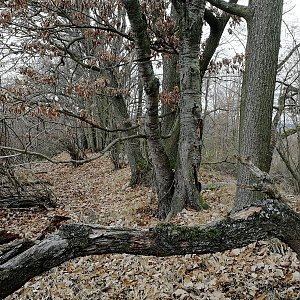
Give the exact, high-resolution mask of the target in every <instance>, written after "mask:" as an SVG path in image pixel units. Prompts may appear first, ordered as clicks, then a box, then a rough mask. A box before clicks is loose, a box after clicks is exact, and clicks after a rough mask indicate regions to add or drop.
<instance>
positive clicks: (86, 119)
mask: <svg viewBox="0 0 300 300" xmlns="http://www.w3.org/2000/svg"><path fill="white" fill-rule="evenodd" d="M57 112H59V113H63V114H64V115H67V116H69V117H73V118H76V119H78V120H80V121H83V122H85V123H87V124H89V125H91V126H92V127H94V128H97V129H100V130H103V131H106V132H124V131H130V130H133V129H137V128H139V127H140V125H135V126H132V127H130V128H116V129H109V128H107V127H102V126H100V125H99V124H98V123H96V122H95V121H94V120H91V119H88V118H87V117H86V116H80V115H76V114H74V113H73V112H71V111H69V110H67V109H57Z"/></svg>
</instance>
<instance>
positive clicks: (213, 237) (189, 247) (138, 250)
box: [0, 200, 300, 299]
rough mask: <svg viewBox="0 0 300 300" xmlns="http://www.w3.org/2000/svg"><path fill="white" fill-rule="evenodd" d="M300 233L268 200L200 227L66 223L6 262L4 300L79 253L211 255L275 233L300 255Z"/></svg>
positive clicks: (290, 214)
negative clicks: (143, 227)
mask: <svg viewBox="0 0 300 300" xmlns="http://www.w3.org/2000/svg"><path fill="white" fill-rule="evenodd" d="M299 233H300V215H299V214H297V213H296V212H295V211H294V210H293V209H291V208H290V207H289V206H288V205H287V204H286V203H284V202H281V201H279V200H264V201H263V202H262V203H261V204H260V205H259V206H251V207H248V208H245V209H244V210H242V211H240V212H238V213H236V214H234V215H232V216H228V217H226V218H225V219H223V220H220V221H218V222H216V223H212V224H208V225H203V226H195V227H188V226H177V225H174V224H170V223H162V224H160V225H158V226H156V227H154V228H150V229H146V230H145V229H128V228H112V227H102V226H99V225H96V224H95V225H94V224H66V225H62V226H61V227H60V228H59V230H58V231H56V232H54V233H53V234H51V235H50V236H46V238H45V239H43V240H42V241H40V240H37V241H35V243H34V245H32V246H31V247H29V248H27V249H26V248H25V250H24V251H23V252H22V253H18V254H17V255H16V256H14V257H11V256H10V257H9V259H8V260H5V262H3V263H2V264H0V299H3V298H4V297H6V296H8V295H10V294H11V293H13V292H14V291H16V290H17V289H18V288H20V287H21V286H22V285H23V284H24V283H26V282H27V281H28V280H29V279H31V278H32V277H34V276H36V275H39V274H42V273H43V272H45V271H47V270H49V269H51V268H53V267H55V266H58V265H60V264H62V263H63V262H65V261H68V260H70V259H72V258H75V257H79V256H87V255H94V254H108V253H127V254H133V255H154V256H171V255H185V254H191V253H194V254H205V253H214V252H222V251H225V250H229V249H233V248H239V247H243V246H246V245H248V244H250V243H252V242H254V241H258V240H267V239H270V238H273V237H276V238H278V239H280V240H281V241H283V242H285V243H287V244H288V245H289V246H290V247H291V248H292V249H293V250H294V251H296V252H297V254H298V255H299V254H300V241H299ZM0 260H1V256H0Z"/></svg>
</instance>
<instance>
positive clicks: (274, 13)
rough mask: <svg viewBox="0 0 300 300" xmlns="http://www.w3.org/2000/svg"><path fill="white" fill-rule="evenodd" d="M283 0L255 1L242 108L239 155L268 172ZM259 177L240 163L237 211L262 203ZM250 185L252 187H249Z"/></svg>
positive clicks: (249, 24)
mask: <svg viewBox="0 0 300 300" xmlns="http://www.w3.org/2000/svg"><path fill="white" fill-rule="evenodd" d="M282 6H283V0H274V1H268V0H252V1H249V8H250V10H251V11H252V15H251V16H250V17H249V18H248V19H247V24H248V40H247V47H246V66H245V72H244V76H243V84H242V95H241V105H240V132H239V154H240V156H242V157H250V159H251V161H252V162H253V163H254V164H255V165H256V166H258V167H259V168H260V169H261V170H262V171H265V172H268V171H269V169H270V165H271V160H272V151H271V124H272V109H273V98H274V87H275V79H276V70H277V60H278V51H279V46H280V28H281V16H282ZM255 183H256V178H255V177H254V176H253V175H252V174H251V173H250V172H249V170H248V169H247V168H246V167H245V166H243V165H242V164H239V167H238V187H237V194H236V201H235V210H239V209H241V208H242V207H244V206H246V205H248V204H251V203H255V202H257V201H260V200H261V199H262V198H263V194H262V193H260V192H258V191H253V190H251V189H249V185H252V184H255ZM247 186H248V187H247Z"/></svg>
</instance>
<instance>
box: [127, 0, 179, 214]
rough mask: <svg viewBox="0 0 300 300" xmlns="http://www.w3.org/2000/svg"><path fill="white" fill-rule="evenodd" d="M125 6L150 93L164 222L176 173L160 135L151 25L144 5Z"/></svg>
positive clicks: (152, 148) (149, 119)
mask: <svg viewBox="0 0 300 300" xmlns="http://www.w3.org/2000/svg"><path fill="white" fill-rule="evenodd" d="M123 4H124V6H125V8H126V10H127V14H128V18H129V21H130V24H131V29H132V31H133V33H134V36H135V46H136V53H137V60H138V67H139V73H140V75H141V78H142V81H143V86H144V91H145V94H146V109H147V112H146V121H145V132H146V135H147V142H148V146H149V154H150V158H151V160H152V163H153V168H154V173H155V185H156V189H157V196H158V216H159V218H161V219H164V218H165V217H166V215H167V214H168V212H169V211H170V209H171V200H172V195H173V172H172V170H171V168H170V163H169V159H168V156H167V154H166V152H165V149H164V146H163V143H162V140H161V136H160V128H159V120H158V102H159V80H158V78H156V77H155V74H154V71H153V66H152V62H151V49H150V40H149V36H148V34H147V22H146V19H145V16H144V15H143V14H142V11H141V7H140V3H139V1H138V0H123Z"/></svg>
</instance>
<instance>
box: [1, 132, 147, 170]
mask: <svg viewBox="0 0 300 300" xmlns="http://www.w3.org/2000/svg"><path fill="white" fill-rule="evenodd" d="M138 138H146V136H145V135H144V134H136V135H130V136H126V137H120V138H117V139H115V140H113V141H112V142H111V143H110V144H109V145H107V146H106V147H105V148H104V149H103V150H102V151H101V152H99V153H98V154H97V155H95V156H93V157H90V158H87V159H83V160H75V159H69V160H56V159H52V158H51V157H49V156H46V155H44V154H42V153H38V152H33V151H29V150H27V149H17V148H13V147H5V146H0V149H3V150H11V151H15V152H18V153H22V154H27V155H33V156H36V157H39V158H42V159H45V160H47V161H50V162H51V163H54V164H69V163H72V164H76V165H82V164H85V163H89V162H91V161H94V160H96V159H98V158H100V157H101V156H103V155H104V154H105V152H107V151H108V150H110V149H111V148H112V147H113V146H114V145H116V144H117V143H119V142H122V141H126V140H130V139H138Z"/></svg>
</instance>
